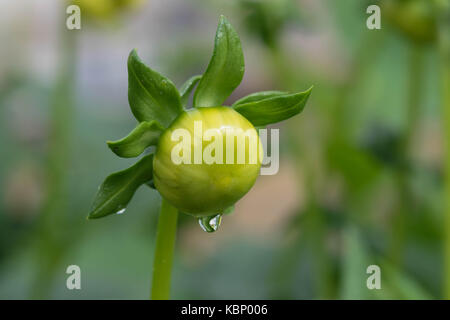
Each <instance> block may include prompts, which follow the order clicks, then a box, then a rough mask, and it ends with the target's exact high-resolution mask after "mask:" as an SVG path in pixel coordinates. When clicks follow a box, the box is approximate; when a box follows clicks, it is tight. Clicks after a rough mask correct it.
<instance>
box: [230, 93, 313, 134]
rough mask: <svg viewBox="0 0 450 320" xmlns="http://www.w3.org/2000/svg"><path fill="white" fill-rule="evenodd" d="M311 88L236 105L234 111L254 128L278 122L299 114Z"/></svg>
mask: <svg viewBox="0 0 450 320" xmlns="http://www.w3.org/2000/svg"><path fill="white" fill-rule="evenodd" d="M311 90H312V87H311V88H309V89H308V90H306V91H304V92H299V93H293V94H285V95H280V96H275V97H272V98H268V99H264V100H260V101H255V102H248V103H243V104H239V105H236V106H235V107H234V109H235V110H236V111H237V112H239V113H240V114H242V115H243V116H244V117H245V118H247V119H248V120H249V121H250V122H251V123H252V124H253V125H254V126H265V125H268V124H271V123H276V122H280V121H283V120H286V119H289V118H291V117H293V116H295V115H296V114H299V113H300V112H301V111H302V110H303V108H304V107H305V104H306V101H308V98H309V95H310V94H311Z"/></svg>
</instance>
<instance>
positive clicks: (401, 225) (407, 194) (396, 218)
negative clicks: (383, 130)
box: [390, 43, 425, 268]
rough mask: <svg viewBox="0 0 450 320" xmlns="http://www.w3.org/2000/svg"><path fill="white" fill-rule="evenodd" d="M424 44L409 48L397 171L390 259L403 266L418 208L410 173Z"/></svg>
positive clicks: (419, 99) (418, 111)
mask: <svg viewBox="0 0 450 320" xmlns="http://www.w3.org/2000/svg"><path fill="white" fill-rule="evenodd" d="M423 50H424V48H423V47H422V45H421V44H417V43H412V44H411V46H410V49H409V66H408V69H409V75H408V81H409V85H408V98H407V100H406V102H407V117H406V121H407V123H406V131H405V134H404V136H403V141H402V143H401V145H400V154H401V157H402V161H401V164H400V168H397V170H396V171H395V177H396V184H397V189H398V192H399V197H398V202H397V206H396V208H395V209H394V212H393V220H392V245H391V248H390V259H391V262H392V263H393V265H395V266H397V267H399V268H401V266H402V263H403V261H402V260H403V253H404V252H405V251H404V249H405V237H406V230H405V227H406V225H407V220H406V219H407V215H408V214H410V213H411V212H410V211H412V210H413V209H414V208H413V206H412V203H413V200H414V199H413V196H412V194H411V189H410V183H409V176H410V173H411V169H412V168H411V161H410V160H409V158H410V157H409V153H410V148H411V145H412V140H413V138H414V133H415V132H416V130H417V128H418V126H419V122H420V106H421V100H422V90H423V80H424V70H425V69H424V52H423Z"/></svg>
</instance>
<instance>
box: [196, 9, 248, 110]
mask: <svg viewBox="0 0 450 320" xmlns="http://www.w3.org/2000/svg"><path fill="white" fill-rule="evenodd" d="M243 76H244V54H243V53H242V47H241V40H240V39H239V36H238V34H237V33H236V31H235V30H234V29H233V27H232V26H231V24H230V23H229V22H228V20H227V19H226V18H225V17H224V16H221V17H220V20H219V25H218V27H217V32H216V38H215V43H214V52H213V55H212V57H211V61H210V62H209V65H208V68H207V69H206V71H205V73H204V74H203V77H202V79H201V80H200V82H199V84H198V86H197V90H196V91H195V94H194V107H214V106H220V105H222V104H223V103H224V102H225V100H226V99H227V98H228V97H229V96H230V94H231V93H232V92H233V91H234V89H236V88H237V86H238V85H239V84H240V83H241V81H242V78H243Z"/></svg>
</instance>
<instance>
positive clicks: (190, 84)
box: [180, 75, 202, 107]
mask: <svg viewBox="0 0 450 320" xmlns="http://www.w3.org/2000/svg"><path fill="white" fill-rule="evenodd" d="M201 78H202V76H201V75H197V76H193V77H191V78H189V79H188V80H187V81H186V82H185V83H184V84H183V85H182V86H181V88H180V95H181V104H182V105H183V107H186V106H187V103H188V100H189V97H190V95H191V93H192V91H193V90H194V87H195V85H196V84H197V83H198V82H199V81H200V79H201Z"/></svg>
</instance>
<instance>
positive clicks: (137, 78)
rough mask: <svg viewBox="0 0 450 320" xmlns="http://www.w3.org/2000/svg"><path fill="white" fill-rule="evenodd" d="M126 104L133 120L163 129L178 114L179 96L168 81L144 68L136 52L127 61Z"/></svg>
mask: <svg viewBox="0 0 450 320" xmlns="http://www.w3.org/2000/svg"><path fill="white" fill-rule="evenodd" d="M128 101H129V103H130V108H131V111H132V112H133V114H134V116H135V117H136V119H137V120H139V121H152V120H156V121H158V122H159V123H161V124H162V125H163V126H164V127H168V126H169V125H170V123H172V121H173V120H174V119H175V118H176V117H177V116H178V114H180V112H181V111H182V107H181V101H180V94H179V93H178V90H177V88H176V87H175V85H174V84H173V83H172V81H170V80H169V79H167V78H166V77H164V76H162V75H160V74H159V73H158V72H156V71H153V70H152V69H150V68H149V67H147V66H146V65H145V64H144V63H143V62H142V61H141V59H139V57H138V55H137V53H136V50H133V51H131V53H130V56H129V58H128Z"/></svg>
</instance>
